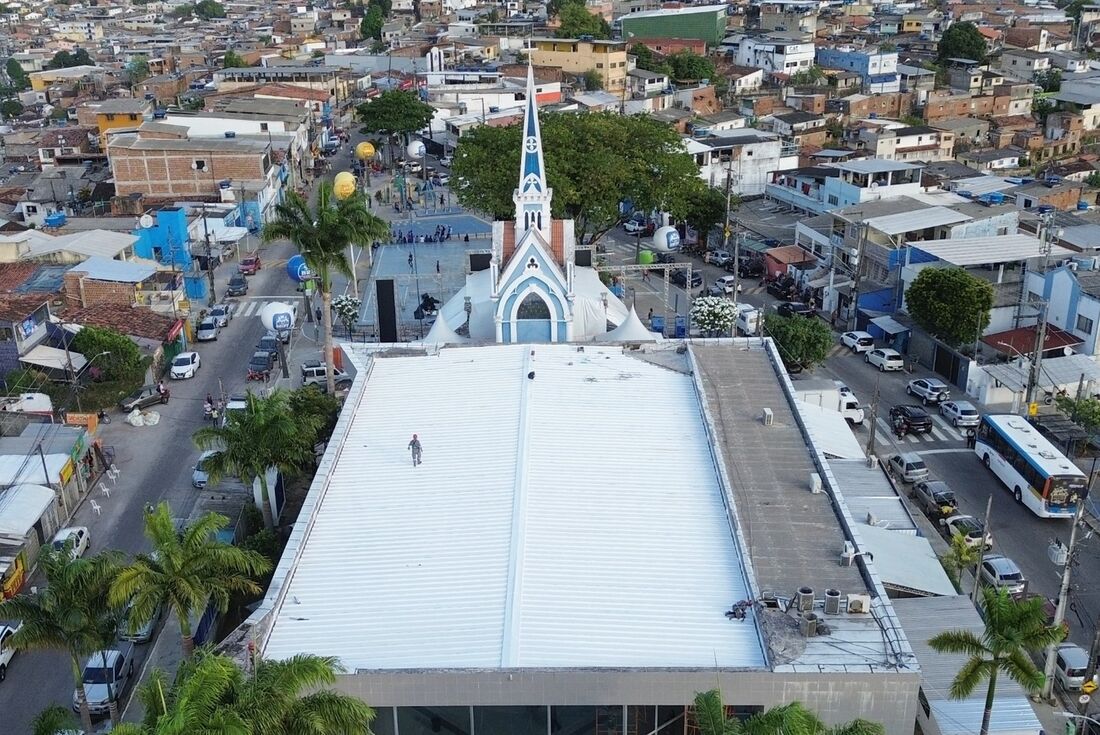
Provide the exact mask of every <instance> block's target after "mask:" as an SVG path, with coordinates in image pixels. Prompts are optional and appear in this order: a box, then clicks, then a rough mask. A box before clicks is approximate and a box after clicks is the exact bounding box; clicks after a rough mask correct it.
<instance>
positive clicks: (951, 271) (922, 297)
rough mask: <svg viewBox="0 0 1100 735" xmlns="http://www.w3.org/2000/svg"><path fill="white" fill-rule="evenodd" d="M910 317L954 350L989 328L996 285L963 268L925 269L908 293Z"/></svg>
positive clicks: (911, 285)
mask: <svg viewBox="0 0 1100 735" xmlns="http://www.w3.org/2000/svg"><path fill="white" fill-rule="evenodd" d="M905 303H906V306H907V308H908V310H909V314H910V315H912V317H913V319H914V320H915V321H916V322H917V324H919V325H920V326H921V328H922V329H924V330H925V331H926V332H929V333H930V334H933V335H935V336H936V337H939V338H940V339H942V340H943V341H944V342H946V343H947V344H949V345H951V346H952V347H957V346H958V345H962V344H967V343H971V342H973V341H974V340H975V339H976V338H977V337H978V336H979V335H980V334H981V333H982V332H983V331H984V330H985V328H986V327H987V326H989V310H990V309H992V308H993V286H992V285H990V284H989V283H987V282H985V281H983V280H981V279H979V278H976V277H974V276H972V275H970V274H969V273H967V272H966V271H965V270H963V269H962V268H934V267H930V268H925V269H923V270H922V271H921V272H920V273H919V274H917V277H916V278H914V279H913V282H912V283H911V284H909V288H908V290H907V291H906V292H905Z"/></svg>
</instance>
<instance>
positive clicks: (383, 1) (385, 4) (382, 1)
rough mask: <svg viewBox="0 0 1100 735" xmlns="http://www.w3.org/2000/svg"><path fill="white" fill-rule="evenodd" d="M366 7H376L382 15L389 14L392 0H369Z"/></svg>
mask: <svg viewBox="0 0 1100 735" xmlns="http://www.w3.org/2000/svg"><path fill="white" fill-rule="evenodd" d="M367 7H368V8H378V9H379V10H381V11H382V15H384V16H389V14H390V11H391V10H392V9H393V0H370V2H369V3H367Z"/></svg>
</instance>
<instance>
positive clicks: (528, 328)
mask: <svg viewBox="0 0 1100 735" xmlns="http://www.w3.org/2000/svg"><path fill="white" fill-rule="evenodd" d="M550 335H551V330H550V307H549V306H547V304H546V302H545V301H543V300H542V298H540V297H539V296H538V295H537V294H533V293H532V294H528V295H527V296H526V297H525V298H524V299H523V302H522V303H521V304H520V305H519V310H518V311H517V312H516V339H515V341H516V342H549V341H550Z"/></svg>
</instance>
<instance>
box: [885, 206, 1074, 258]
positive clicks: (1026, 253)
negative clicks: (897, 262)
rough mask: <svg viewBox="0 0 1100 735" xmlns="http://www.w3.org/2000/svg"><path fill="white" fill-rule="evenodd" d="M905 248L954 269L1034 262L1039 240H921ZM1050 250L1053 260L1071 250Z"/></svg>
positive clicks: (1017, 237) (1000, 237)
mask: <svg viewBox="0 0 1100 735" xmlns="http://www.w3.org/2000/svg"><path fill="white" fill-rule="evenodd" d="M918 214H920V213H918ZM967 219H969V217H968V218H967ZM931 226H932V225H929V227H931ZM906 244H907V245H909V246H910V247H914V248H918V249H920V250H923V251H924V252H926V253H928V254H929V255H932V256H934V257H936V258H939V259H940V260H942V261H944V262H947V263H951V264H952V265H958V266H967V265H988V264H990V263H1014V262H1016V261H1020V260H1027V259H1028V258H1038V257H1039V256H1040V255H1041V253H1040V252H1039V250H1040V248H1041V247H1042V243H1041V242H1040V241H1039V239H1038V238H1037V237H1032V236H1031V235H993V236H990V237H958V238H951V239H948V240H921V241H914V242H909V243H906ZM1050 248H1051V249H1050V255H1051V257H1053V258H1055V259H1057V258H1068V257H1069V256H1071V255H1073V251H1072V250H1068V249H1066V248H1063V247H1061V246H1059V245H1051V246H1050Z"/></svg>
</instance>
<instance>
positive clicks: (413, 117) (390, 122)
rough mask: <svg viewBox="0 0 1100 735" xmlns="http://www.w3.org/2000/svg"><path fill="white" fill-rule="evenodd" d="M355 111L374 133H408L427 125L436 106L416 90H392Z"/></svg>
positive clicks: (366, 126) (360, 120)
mask: <svg viewBox="0 0 1100 735" xmlns="http://www.w3.org/2000/svg"><path fill="white" fill-rule="evenodd" d="M355 114H356V116H357V117H358V118H359V122H361V123H362V124H363V127H365V128H366V129H367V130H368V131H370V132H372V133H385V134H387V135H406V134H408V133H415V132H416V131H418V130H423V129H424V128H426V127H427V126H428V123H429V122H431V120H432V116H433V115H434V114H435V108H433V107H432V106H431V105H429V104H426V103H424V102H421V101H420V99H419V98H417V96H416V94H415V93H413V92H408V91H404V90H399V89H391V90H389V91H386V92H383V93H382V94H380V95H378V96H377V97H375V98H374V99H373V100H371V101H370V102H365V103H363V104H361V105H359V107H358V109H357V110H356V112H355ZM516 165H517V166H518V165H519V164H518V163H517V164H516ZM517 170H518V169H517Z"/></svg>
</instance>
